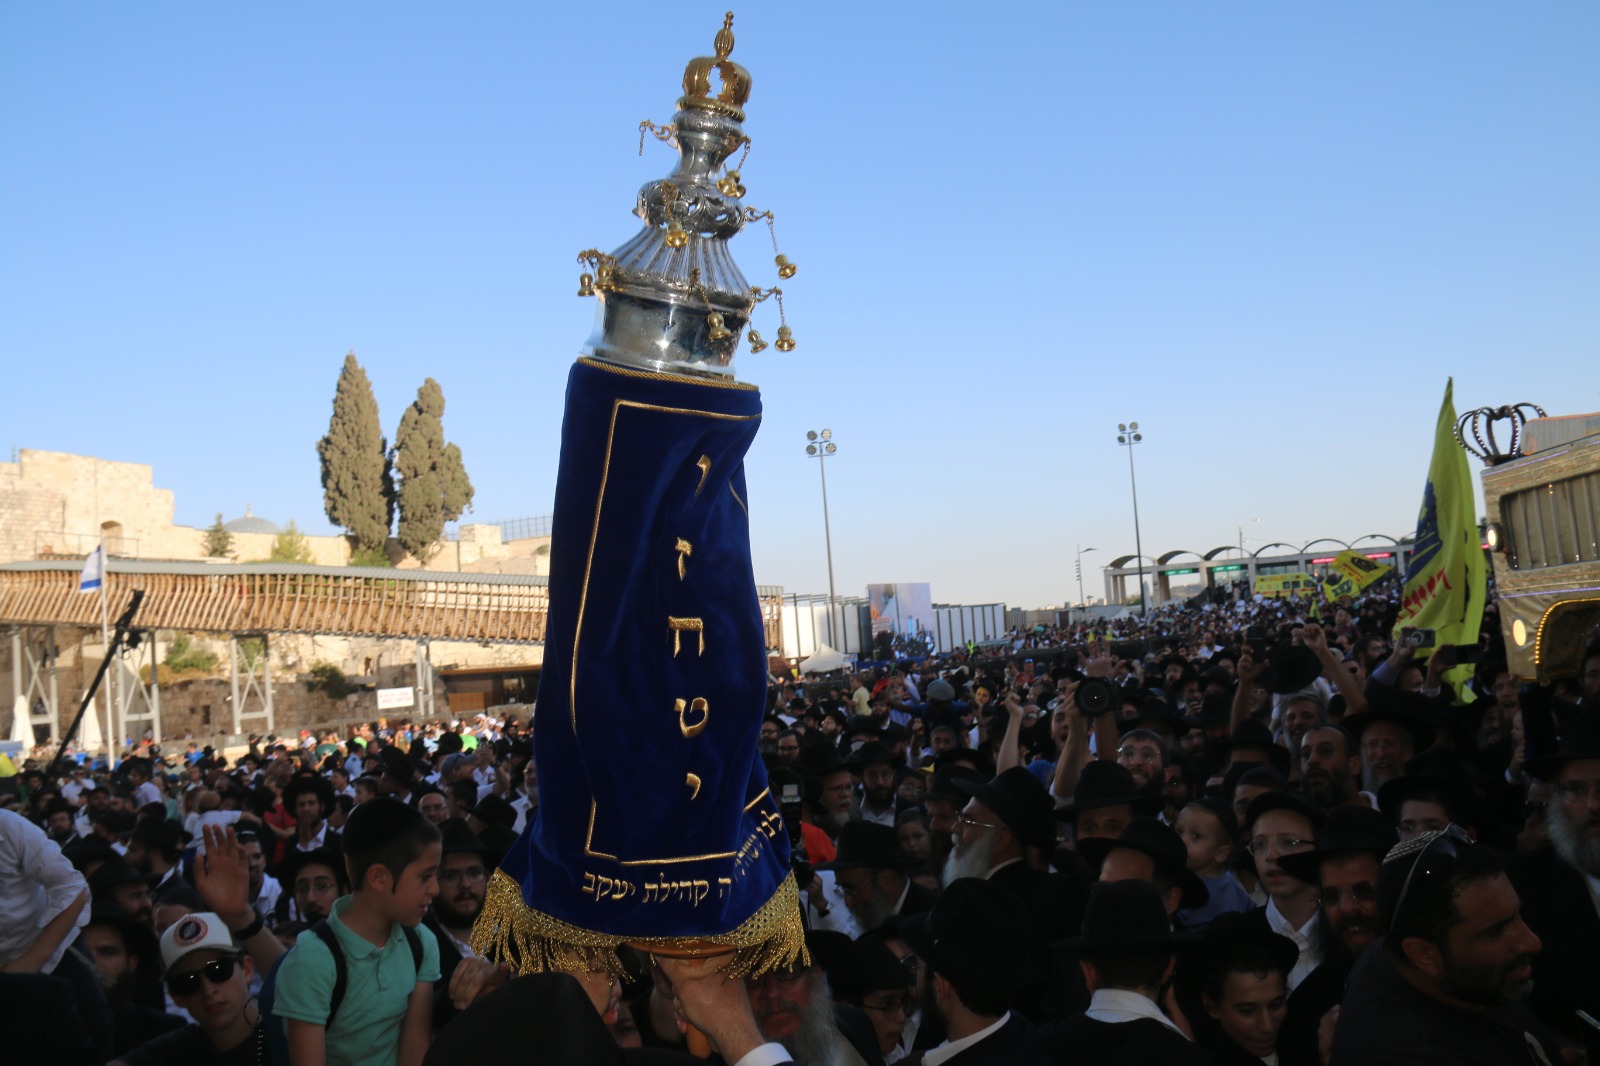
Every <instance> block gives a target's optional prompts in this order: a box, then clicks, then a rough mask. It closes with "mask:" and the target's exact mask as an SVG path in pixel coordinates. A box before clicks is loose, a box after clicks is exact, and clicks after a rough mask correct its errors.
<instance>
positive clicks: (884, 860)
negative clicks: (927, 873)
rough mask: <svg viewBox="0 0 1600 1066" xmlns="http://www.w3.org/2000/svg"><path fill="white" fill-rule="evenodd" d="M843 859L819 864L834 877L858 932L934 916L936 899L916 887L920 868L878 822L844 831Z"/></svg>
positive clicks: (836, 889)
mask: <svg viewBox="0 0 1600 1066" xmlns="http://www.w3.org/2000/svg"><path fill="white" fill-rule="evenodd" d="M838 847H839V851H838V856H837V857H836V858H835V859H834V860H833V861H832V862H824V863H818V864H817V869H818V870H832V871H833V877H834V880H833V888H834V893H835V894H836V895H837V897H838V898H839V899H840V900H841V901H842V902H843V903H844V905H845V906H846V907H848V908H849V909H850V915H851V917H853V918H854V919H855V922H856V928H857V929H872V928H875V927H876V926H878V925H879V924H881V923H882V922H883V921H884V920H885V919H886V918H889V917H892V916H894V915H896V914H918V913H920V912H922V911H926V910H930V909H932V907H933V904H934V900H935V898H936V896H935V893H933V892H932V891H930V890H929V889H927V888H924V887H923V886H922V885H919V884H917V883H916V882H915V881H912V880H911V878H910V877H908V876H907V875H906V871H907V870H909V869H911V868H912V867H914V866H916V865H917V862H916V860H915V859H913V858H912V857H911V856H910V855H907V854H906V853H905V852H904V851H902V850H901V848H900V837H899V834H898V833H897V832H896V831H895V830H893V829H890V828H888V827H887V826H882V825H877V824H875V823H873V822H851V823H850V824H849V825H847V826H845V827H844V828H843V829H841V830H840V831H839V845H838Z"/></svg>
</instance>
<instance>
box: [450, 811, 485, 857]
mask: <svg viewBox="0 0 1600 1066" xmlns="http://www.w3.org/2000/svg"><path fill="white" fill-rule="evenodd" d="M439 835H440V845H441V848H440V850H441V851H442V853H443V854H445V855H454V854H456V853H458V852H478V853H479V854H482V855H487V854H488V853H489V852H490V850H492V849H490V848H487V847H485V846H484V843H483V841H482V840H479V839H478V834H476V833H474V832H473V831H472V829H471V827H470V826H468V825H467V823H466V821H465V820H463V819H461V818H446V819H445V820H444V823H443V824H441V825H440V826H439Z"/></svg>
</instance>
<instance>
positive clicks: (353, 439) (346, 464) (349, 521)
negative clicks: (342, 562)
mask: <svg viewBox="0 0 1600 1066" xmlns="http://www.w3.org/2000/svg"><path fill="white" fill-rule="evenodd" d="M317 455H318V456H320V457H321V459H322V500H323V506H324V507H325V508H326V510H327V513H328V521H330V522H332V523H333V524H334V525H336V526H341V527H343V528H344V529H345V530H347V531H348V532H349V534H350V536H351V537H352V538H353V539H354V540H355V545H356V549H357V550H363V551H367V552H372V551H381V550H382V548H383V545H384V542H385V541H386V540H388V537H389V527H390V526H391V525H393V524H394V477H393V474H392V468H391V466H390V462H389V442H388V441H386V440H384V438H383V430H382V428H381V427H380V426H379V424H378V401H377V400H375V399H373V397H372V382H370V381H369V380H367V372H366V371H365V370H363V369H361V364H360V363H358V362H356V353H355V352H351V353H349V354H348V355H346V356H345V357H344V369H342V370H341V371H339V385H338V387H337V388H336V389H335V390H334V394H333V417H332V418H330V419H329V420H328V435H327V436H325V437H323V438H322V439H321V440H319V441H317Z"/></svg>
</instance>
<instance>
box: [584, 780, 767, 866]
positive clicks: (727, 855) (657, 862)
mask: <svg viewBox="0 0 1600 1066" xmlns="http://www.w3.org/2000/svg"><path fill="white" fill-rule="evenodd" d="M696 791H697V792H698V791H699V790H698V789H697V790H696ZM771 794H772V789H771V788H770V787H768V788H764V789H762V790H761V792H760V794H759V795H757V796H756V798H755V799H753V800H751V801H750V802H749V803H746V804H745V805H744V810H743V811H742V812H741V813H743V814H749V813H750V811H751V810H752V809H753V808H754V807H755V805H756V804H758V803H760V802H761V801H762V800H764V799H766V798H767V796H769V795H771ZM599 809H600V805H599V804H598V803H597V802H595V800H594V799H593V798H591V799H590V800H589V831H588V832H587V833H585V834H584V835H583V853H584V854H585V855H587V856H589V857H590V858H591V859H610V860H611V861H612V862H614V863H616V864H617V865H618V866H668V865H671V864H672V863H675V862H702V861H706V860H710V859H731V858H733V857H734V856H735V855H737V854H739V853H738V852H737V851H719V852H716V853H715V854H711V855H685V856H683V857H682V858H681V859H619V858H617V857H616V856H615V855H608V854H606V853H605V852H603V851H595V850H594V817H595V813H596V812H597V811H598V810H599ZM780 816H781V812H780Z"/></svg>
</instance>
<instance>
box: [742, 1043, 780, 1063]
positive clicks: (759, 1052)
mask: <svg viewBox="0 0 1600 1066" xmlns="http://www.w3.org/2000/svg"><path fill="white" fill-rule="evenodd" d="M793 1061H794V1056H793V1055H790V1054H789V1052H788V1050H787V1049H785V1048H784V1046H783V1045H782V1044H762V1045H761V1046H760V1047H758V1048H755V1049H753V1050H751V1051H747V1052H745V1053H744V1054H743V1055H742V1056H740V1058H739V1061H738V1062H736V1063H734V1064H733V1066H777V1064H778V1063H780V1062H793Z"/></svg>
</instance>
